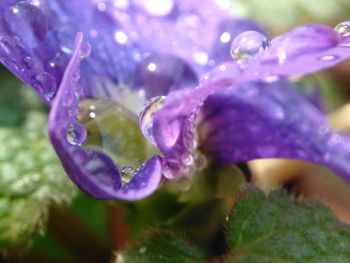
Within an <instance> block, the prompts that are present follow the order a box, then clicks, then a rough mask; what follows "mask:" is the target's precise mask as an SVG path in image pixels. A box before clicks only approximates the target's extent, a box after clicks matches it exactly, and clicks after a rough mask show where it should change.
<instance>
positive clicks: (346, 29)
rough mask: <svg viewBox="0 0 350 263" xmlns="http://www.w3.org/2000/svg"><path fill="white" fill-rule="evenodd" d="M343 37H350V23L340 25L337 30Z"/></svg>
mask: <svg viewBox="0 0 350 263" xmlns="http://www.w3.org/2000/svg"><path fill="white" fill-rule="evenodd" d="M334 29H335V31H337V32H338V33H339V34H340V35H341V36H342V37H344V38H346V37H349V36H350V21H346V22H343V23H340V24H338V25H337V26H336V27H335V28H334Z"/></svg>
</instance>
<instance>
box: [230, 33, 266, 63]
mask: <svg viewBox="0 0 350 263" xmlns="http://www.w3.org/2000/svg"><path fill="white" fill-rule="evenodd" d="M268 46H269V41H268V40H267V38H266V36H265V35H263V34H261V33H260V32H257V31H246V32H243V33H241V34H239V35H238V36H237V37H236V38H235V39H234V40H233V41H232V44H231V56H232V58H233V59H234V60H235V61H236V62H238V63H240V62H243V61H245V60H249V59H251V58H252V57H253V56H255V55H256V54H258V53H259V52H262V51H264V50H266V49H267V47H268Z"/></svg>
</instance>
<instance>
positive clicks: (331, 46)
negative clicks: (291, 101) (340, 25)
mask: <svg viewBox="0 0 350 263" xmlns="http://www.w3.org/2000/svg"><path fill="white" fill-rule="evenodd" d="M243 34H244V37H245V38H246V39H244V41H241V42H237V43H238V44H239V43H243V44H244V43H249V45H251V44H252V43H251V42H249V37H252V38H251V40H252V41H258V42H257V43H261V49H260V48H255V47H257V46H256V45H251V46H250V47H247V48H251V47H253V46H254V48H255V49H254V50H256V51H254V52H256V54H254V52H252V49H250V50H247V52H249V53H247V56H237V59H236V61H234V62H231V63H229V62H226V63H224V64H222V65H220V66H218V67H217V68H215V69H214V70H212V71H210V72H209V73H208V74H206V75H205V76H203V77H202V79H201V83H200V85H199V87H198V88H197V89H195V90H191V91H178V92H173V93H170V94H169V95H168V96H167V98H166V100H165V103H164V106H163V108H162V109H161V110H159V111H158V112H157V113H155V114H154V125H153V135H154V138H155V142H156V144H157V145H158V147H159V148H160V149H161V151H162V152H163V153H164V154H165V157H166V158H168V156H169V157H171V158H172V162H171V164H170V163H169V164H167V163H166V164H165V167H169V169H170V170H172V173H174V174H178V172H177V170H179V167H181V163H182V160H181V159H182V158H181V156H183V155H184V156H188V155H191V153H192V151H193V150H192V149H190V148H189V147H186V144H185V141H187V139H186V138H188V137H190V138H193V139H194V138H195V131H194V129H193V128H192V129H189V127H191V126H193V125H195V124H196V120H197V121H198V118H196V116H197V115H198V112H199V110H200V108H201V107H202V105H203V103H204V101H205V100H206V99H207V97H208V96H209V95H211V94H214V93H215V92H219V91H223V90H225V89H228V88H229V89H231V90H234V89H235V88H236V87H237V85H241V84H243V83H249V82H250V81H256V80H263V81H266V82H274V81H276V80H278V79H279V77H280V76H286V77H292V76H300V75H304V74H306V73H311V72H313V71H317V70H320V69H323V68H327V67H330V66H333V65H334V64H336V63H338V62H340V61H341V60H344V59H346V58H348V57H349V56H350V48H349V47H348V46H349V38H347V37H344V36H345V34H340V33H339V32H338V31H336V30H333V29H332V28H329V27H326V26H322V25H309V26H304V27H300V28H297V29H294V30H292V31H291V32H288V33H286V34H284V35H283V36H281V37H279V38H276V39H275V40H273V41H272V42H271V45H270V47H268V48H267V49H264V48H265V47H264V41H265V40H264V38H263V36H262V35H261V34H260V33H256V32H252V33H251V32H247V33H243ZM240 37H242V36H238V37H237V38H238V39H239V38H240ZM313 39H318V40H320V41H321V40H324V41H323V43H321V44H320V43H316V44H312V43H311V42H312V40H313ZM259 41H261V42H259ZM289 41H292V43H293V41H295V42H296V43H295V46H294V45H290V44H289V43H290V42H289ZM236 47H237V46H236ZM238 47H239V46H238ZM242 48H243V49H241V50H240V51H239V52H241V51H242V52H243V51H244V50H245V49H244V48H246V47H245V46H243V47H242ZM280 50H283V52H285V54H286V56H283V61H281V57H280ZM236 55H237V53H236ZM266 88H268V87H266ZM281 89H282V90H281V92H283V87H281ZM248 90H249V88H248ZM236 95H237V96H238V95H239V94H236ZM242 95H243V94H242ZM282 95H283V93H282ZM271 103H272V102H271ZM274 105H275V104H271V106H269V104H268V103H266V107H273V106H274ZM281 107H283V106H281ZM269 112H270V113H271V114H272V115H273V114H276V116H277V117H278V114H282V113H281V112H282V111H281V110H280V107H276V108H271V109H270V111H269ZM238 114H239V113H238ZM191 116H195V117H194V118H193V117H192V118H191ZM193 119H194V120H193ZM226 122H229V120H227V119H226ZM228 125H229V123H226V125H223V126H222V129H225V126H228ZM170 127H171V128H170ZM293 128H295V127H293V126H291V127H290V129H293ZM169 129H171V132H170V131H169ZM239 135H240V136H244V135H243V134H242V133H239ZM301 138H302V137H301ZM246 139H247V138H246ZM344 140H345V139H344ZM218 143H219V142H218ZM192 144H193V143H192ZM227 147H234V146H233V145H228V146H227ZM211 148H212V149H214V148H215V145H211ZM238 148H239V147H238ZM221 157H222V158H223V156H221ZM280 157H282V156H280ZM290 158H292V156H290ZM295 158H299V157H298V156H295ZM305 158H308V157H305ZM309 158H313V157H312V156H310V157H309ZM174 164H176V165H174ZM174 167H175V168H174ZM343 174H344V171H343Z"/></svg>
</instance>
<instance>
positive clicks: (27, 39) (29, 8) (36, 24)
mask: <svg viewBox="0 0 350 263" xmlns="http://www.w3.org/2000/svg"><path fill="white" fill-rule="evenodd" d="M4 21H5V26H6V28H7V29H8V30H9V31H10V32H12V33H13V34H15V35H17V36H18V37H19V38H20V39H21V40H22V41H23V43H24V44H25V45H26V46H27V47H29V48H33V47H35V46H37V44H38V41H40V40H43V39H44V38H45V36H46V33H47V30H48V25H47V19H46V17H45V15H44V14H43V12H42V11H41V10H40V9H39V8H38V7H36V6H34V5H31V4H28V3H25V2H22V1H21V2H19V3H18V4H16V5H14V6H12V7H9V8H8V9H7V10H6V11H5V13H4Z"/></svg>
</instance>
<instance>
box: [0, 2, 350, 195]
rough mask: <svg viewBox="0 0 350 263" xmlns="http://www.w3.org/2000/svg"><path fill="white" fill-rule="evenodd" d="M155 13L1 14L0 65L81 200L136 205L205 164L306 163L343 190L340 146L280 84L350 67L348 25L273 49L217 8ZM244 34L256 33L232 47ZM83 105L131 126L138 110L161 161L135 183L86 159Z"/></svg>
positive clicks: (131, 7)
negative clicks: (31, 108) (30, 107)
mask: <svg viewBox="0 0 350 263" xmlns="http://www.w3.org/2000/svg"><path fill="white" fill-rule="evenodd" d="M155 2H157V1H151V0H150V1H141V0H133V1H131V0H130V1H127V0H124V1H122V0H119V1H102V0H99V1H97V0H90V1H82V0H81V1H69V2H67V1H63V0H62V1H60V0H55V1H43V0H41V1H40V0H36V1H35V0H31V1H15V0H3V1H2V2H1V3H0V11H1V13H2V14H3V16H2V17H1V19H0V61H1V62H2V63H3V64H4V65H5V66H6V67H8V68H9V69H10V70H11V71H12V72H13V73H14V74H15V75H17V76H18V77H19V78H20V79H21V80H23V81H24V82H26V83H27V84H28V85H30V86H32V87H33V88H34V89H35V90H36V91H37V92H38V94H39V95H40V96H41V97H42V98H43V100H44V101H46V102H47V103H48V104H49V105H50V107H51V111H50V116H49V135H50V138H51V140H52V143H53V146H54V148H55V149H56V152H57V154H58V156H59V157H60V159H61V162H62V164H63V166H64V168H65V170H66V172H67V174H68V175H69V176H70V177H71V178H72V180H73V181H74V182H75V183H76V184H77V185H78V186H79V187H80V188H81V189H83V190H85V191H87V192H88V193H90V194H92V195H94V196H95V197H97V198H106V199H127V200H135V199H140V198H144V197H145V196H147V195H149V194H151V193H152V192H153V191H154V190H155V189H156V188H157V187H158V185H159V183H160V182H161V180H162V179H163V178H168V179H173V178H180V177H184V176H191V175H192V174H193V173H194V172H195V171H196V170H200V169H202V168H203V166H205V157H204V156H203V153H205V154H206V155H207V156H208V157H211V158H214V159H215V160H216V161H218V162H221V163H235V162H241V161H247V160H251V159H256V158H269V157H279V158H291V159H301V160H307V161H311V162H315V163H319V164H322V165H325V166H327V167H329V168H332V169H334V170H335V171H336V172H337V173H338V174H340V175H342V176H344V177H345V178H347V179H350V167H347V164H346V163H347V160H348V158H349V157H350V155H349V154H350V152H349V147H350V145H348V138H347V137H345V136H342V135H340V134H337V133H335V132H333V131H332V130H331V129H330V128H329V127H328V126H327V124H326V122H325V119H324V115H323V114H322V113H321V112H320V111H319V110H317V108H315V107H314V106H312V104H311V103H309V102H307V101H306V99H305V98H304V97H302V96H301V95H300V94H299V93H297V92H296V91H295V90H294V88H293V86H292V85H291V84H289V83H288V77H294V76H300V75H304V74H306V73H311V72H314V71H317V70H321V69H323V68H327V67H330V66H333V65H335V64H336V63H338V62H340V61H341V60H343V59H345V58H347V57H348V56H349V55H350V39H349V37H348V36H349V35H350V26H349V24H348V23H344V24H342V25H339V26H338V27H337V29H336V30H334V29H332V28H329V27H327V26H323V25H308V26H303V27H298V28H296V29H294V30H292V31H290V32H288V33H286V34H285V35H282V36H280V37H277V38H275V39H273V40H272V41H271V42H269V41H268V40H267V39H266V37H265V36H264V35H263V34H262V31H261V29H259V27H258V26H256V25H255V24H254V23H252V22H249V21H241V20H234V19H232V18H231V17H230V15H229V14H228V12H227V11H225V10H222V9H220V8H219V7H218V6H217V5H216V4H215V1H210V0H206V1H201V3H200V5H199V4H198V1H194V0H177V1H173V0H166V1H165V0H164V1H162V4H161V5H160V4H159V2H157V3H155ZM246 30H255V31H247V32H245V33H242V34H240V35H239V36H238V37H237V38H235V40H234V41H233V43H232V47H230V45H231V42H232V39H233V37H235V36H236V35H238V34H239V33H240V32H242V31H246ZM230 50H231V53H232V54H230ZM231 55H232V57H233V60H232V59H231ZM135 94H136V100H137V103H135V104H133V105H132V108H130V106H131V105H130V104H129V103H128V102H126V100H130V98H133V97H135ZM157 96H166V97H157ZM88 99H89V100H93V99H99V100H101V99H102V102H101V104H103V105H102V106H103V107H105V106H106V105H105V104H108V103H110V102H111V101H112V102H113V105H117V106H118V112H120V114H119V115H120V116H119V117H120V118H124V117H125V116H126V117H125V118H124V119H123V121H124V122H125V123H129V122H130V123H131V124H132V123H133V122H132V121H130V120H133V119H134V118H135V117H137V114H139V113H140V111H141V108H139V107H138V105H143V104H144V105H145V106H144V108H143V111H142V112H141V113H140V130H141V131H142V132H143V134H144V136H145V138H147V139H148V140H149V142H150V144H152V143H153V144H155V145H156V146H157V147H158V148H159V150H160V154H156V155H154V156H153V157H150V158H149V159H148V160H146V161H145V162H144V163H143V164H142V165H141V166H140V167H139V169H137V170H135V171H134V170H132V169H131V168H129V167H122V165H123V164H120V163H118V164H116V163H114V161H113V160H112V158H111V157H109V155H108V154H106V152H101V151H99V150H98V149H90V148H86V147H84V144H85V141H86V138H87V136H88V134H87V132H88V130H87V129H86V127H84V126H83V124H81V123H80V122H79V121H80V119H79V121H78V115H79V114H80V112H81V108H80V107H79V106H80V105H81V103H82V101H84V100H88ZM106 99H108V101H109V102H108V103H106V101H107V100H106ZM147 100H148V102H146V101H147ZM92 106H93V107H95V106H96V105H90V107H92ZM107 106H108V105H107ZM128 106H129V109H125V107H126V108H128ZM90 110H92V109H90ZM92 113H93V114H95V112H93V110H92ZM90 118H91V119H94V118H95V115H93V116H92V115H90ZM124 128H125V127H124ZM116 136H117V134H116ZM120 140H123V138H120ZM107 143H110V142H109V141H107ZM129 169H130V170H129ZM128 171H130V172H131V173H132V178H130V180H129V181H127V182H123V181H122V175H123V173H126V174H127V172H128Z"/></svg>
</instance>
